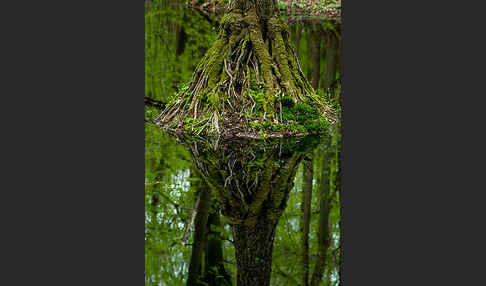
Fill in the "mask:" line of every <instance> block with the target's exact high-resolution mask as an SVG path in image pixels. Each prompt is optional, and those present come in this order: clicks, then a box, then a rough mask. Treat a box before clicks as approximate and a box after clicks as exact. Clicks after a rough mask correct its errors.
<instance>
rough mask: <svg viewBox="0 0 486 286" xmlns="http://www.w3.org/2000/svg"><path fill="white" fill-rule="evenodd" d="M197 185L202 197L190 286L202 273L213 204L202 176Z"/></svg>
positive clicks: (192, 285)
mask: <svg viewBox="0 0 486 286" xmlns="http://www.w3.org/2000/svg"><path fill="white" fill-rule="evenodd" d="M191 171H193V170H191ZM194 172H196V171H194ZM197 185H198V189H199V196H200V198H199V204H198V206H197V213H196V219H195V225H194V239H193V241H194V242H193V245H192V254H191V261H190V262H189V275H188V278H187V285H188V286H194V285H199V284H198V278H199V276H200V274H201V262H202V256H203V252H204V248H205V236H206V232H207V223H208V215H209V207H210V204H211V190H210V189H209V187H208V185H207V184H206V183H205V182H204V180H202V178H200V179H199V180H198V182H197Z"/></svg>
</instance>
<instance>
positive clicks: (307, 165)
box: [301, 156, 314, 286]
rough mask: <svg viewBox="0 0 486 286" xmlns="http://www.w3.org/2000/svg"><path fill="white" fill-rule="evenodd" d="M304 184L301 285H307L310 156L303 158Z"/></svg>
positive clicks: (310, 180)
mask: <svg viewBox="0 0 486 286" xmlns="http://www.w3.org/2000/svg"><path fill="white" fill-rule="evenodd" d="M303 165H304V186H303V189H302V226H301V229H302V268H303V275H302V285H303V286H308V285H309V227H310V216H311V201H312V182H313V177H314V166H313V160H312V157H310V156H309V157H307V158H305V159H304V164H303Z"/></svg>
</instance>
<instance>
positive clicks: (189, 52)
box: [145, 2, 340, 286]
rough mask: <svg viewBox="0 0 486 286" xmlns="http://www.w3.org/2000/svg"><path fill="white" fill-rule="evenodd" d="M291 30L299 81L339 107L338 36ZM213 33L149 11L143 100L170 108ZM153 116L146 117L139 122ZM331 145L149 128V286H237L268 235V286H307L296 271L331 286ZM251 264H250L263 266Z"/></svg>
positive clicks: (186, 13)
mask: <svg viewBox="0 0 486 286" xmlns="http://www.w3.org/2000/svg"><path fill="white" fill-rule="evenodd" d="M289 28H290V31H291V35H292V39H293V41H294V45H295V47H296V52H297V54H298V57H299V61H300V64H301V67H302V70H303V71H304V73H305V74H306V76H307V77H308V78H309V79H310V81H311V82H312V84H313V86H314V87H315V88H316V90H318V92H320V93H321V94H323V95H325V96H326V97H327V98H328V99H329V100H330V101H331V102H337V101H338V96H339V88H340V86H339V81H336V79H338V78H339V76H340V75H339V73H340V68H339V67H340V60H339V59H340V48H339V42H340V38H339V27H336V26H335V25H334V26H333V24H330V23H326V21H324V20H322V19H290V20H289ZM216 31H217V27H216V24H215V23H211V22H210V21H209V20H208V19H207V17H205V16H202V15H201V14H200V13H198V12H195V11H192V10H189V9H186V8H185V7H184V5H181V4H177V3H176V2H168V3H165V2H160V3H158V5H157V6H156V5H153V6H152V7H151V10H150V11H148V12H147V13H146V35H145V36H146V92H145V97H148V98H151V99H154V100H157V101H160V102H163V103H164V102H167V101H168V100H169V98H170V96H171V95H172V94H174V92H175V91H177V90H178V87H179V86H180V85H181V84H182V83H184V82H187V81H189V80H190V78H191V76H192V71H193V69H194V68H195V66H196V65H197V63H198V62H199V60H200V59H201V57H202V56H203V55H204V52H205V51H206V50H207V48H208V47H209V46H210V44H211V43H212V41H213V40H214V39H215V37H216ZM156 112H157V111H156V109H155V108H153V107H147V111H146V114H147V115H146V116H150V114H151V113H156ZM338 139H339V137H338V136H337V135H335V134H334V133H333V134H330V135H326V136H323V137H305V138H299V139H294V140H290V141H289V140H277V141H265V142H263V141H244V142H223V141H220V142H215V141H205V140H204V138H200V139H195V138H189V139H188V138H185V139H183V138H175V137H173V136H169V135H168V134H164V133H162V132H161V131H160V130H159V129H158V128H156V127H153V126H151V125H150V124H146V128H145V170H146V171H145V177H146V178H145V210H146V216H145V225H146V227H145V283H146V285H171V286H172V285H187V284H188V280H189V281H193V280H192V279H194V281H198V282H197V283H199V284H198V285H236V281H237V269H238V265H240V268H241V267H243V266H242V265H243V264H242V263H243V262H242V261H237V259H236V258H235V251H240V253H245V251H246V252H248V251H250V252H251V245H252V242H254V241H257V242H255V243H259V242H261V241H262V240H265V238H264V237H265V235H269V233H272V236H273V235H274V238H273V251H272V252H270V256H271V257H272V259H271V269H272V270H271V285H304V284H303V279H304V278H303V277H304V276H305V273H306V268H305V267H304V266H305V265H308V271H307V272H308V280H309V282H310V281H311V280H312V276H313V275H316V274H321V275H320V277H322V279H321V282H320V284H319V285H338V284H337V283H338V280H339V278H338V277H339V261H340V256H339V251H340V249H339V238H340V231H339V217H340V200H339V192H338V189H339V173H338V164H337V163H338V161H339V160H338V151H339V140H338ZM310 169H312V173H310V172H309V170H310ZM306 182H309V183H311V184H309V183H307V184H306ZM306 185H307V186H310V185H311V186H312V191H310V190H309V189H308V188H306ZM309 195H310V196H311V198H310V200H308V199H309ZM306 199H307V200H308V201H309V204H307V203H306ZM306 205H308V206H309V211H308V213H309V216H308V217H306V216H305V215H304V214H305V213H306V212H307V210H304V209H307V208H305V207H304V206H306ZM195 210H197V212H195ZM264 222H265V223H264ZM307 223H308V247H306V245H305V243H304V241H303V237H304V235H303V233H305V228H306V227H305V225H307ZM259 226H262V227H259ZM263 226H265V227H263ZM273 227H274V228H275V229H274V230H272V228H273ZM255 229H262V230H261V231H255ZM235 236H236V237H235ZM319 241H320V242H319ZM319 245H321V247H319ZM322 247H324V251H322ZM306 249H307V250H306ZM319 249H321V251H319ZM306 252H307V253H308V255H307V257H308V258H307V261H308V262H306V259H305V258H304V253H306ZM250 255H251V254H250ZM265 255H267V256H265ZM257 256H258V255H257ZM257 256H255V257H253V258H251V259H254V260H255V261H254V264H255V265H259V267H261V268H264V267H266V264H265V261H263V262H261V261H259V259H257V258H258V257H257ZM259 257H263V258H264V257H268V254H260V256H259ZM263 260H266V259H263ZM267 260H268V261H270V259H267ZM259 263H260V264H261V265H260V264H259ZM320 265H321V266H322V267H321V268H322V269H319V268H320V267H319V266H320ZM316 266H317V269H316ZM317 276H319V275H317ZM189 284H190V283H189ZM192 285H196V284H192Z"/></svg>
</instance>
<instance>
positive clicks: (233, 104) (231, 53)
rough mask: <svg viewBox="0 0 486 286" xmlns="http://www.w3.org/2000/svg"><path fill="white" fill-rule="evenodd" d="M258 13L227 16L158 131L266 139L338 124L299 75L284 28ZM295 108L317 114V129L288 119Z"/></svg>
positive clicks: (254, 8) (240, 9)
mask: <svg viewBox="0 0 486 286" xmlns="http://www.w3.org/2000/svg"><path fill="white" fill-rule="evenodd" d="M240 2H241V1H240ZM235 3H239V2H235ZM258 7H259V6H258V5H255V4H253V3H252V2H250V1H247V2H245V5H237V4H235V5H233V7H232V8H230V9H229V11H228V13H226V14H225V15H224V16H223V18H222V19H221V23H220V28H219V34H218V38H217V40H216V41H215V42H214V43H213V45H212V47H211V48H210V49H209V50H208V51H207V53H206V55H205V56H204V57H203V59H202V60H201V62H200V63H199V65H198V66H197V67H196V70H195V71H194V75H193V80H192V81H191V82H190V83H189V84H188V85H187V86H186V87H185V88H183V89H182V90H181V91H180V93H179V94H177V96H176V97H175V98H174V99H173V100H172V102H171V103H169V104H168V105H167V107H166V109H165V110H164V111H163V112H162V113H161V114H160V115H159V116H158V117H157V119H156V121H157V123H158V124H159V125H160V126H162V127H163V128H165V129H171V130H176V131H185V132H189V133H195V134H198V135H199V134H204V135H208V134H215V135H223V136H225V137H231V136H236V137H266V136H282V135H295V134H302V133H312V132H317V131H322V130H324V129H326V127H327V126H328V125H329V123H333V122H334V116H333V114H332V111H331V109H330V108H329V107H328V105H327V104H326V103H325V102H324V100H323V98H321V97H319V96H318V95H317V94H316V92H315V91H314V90H313V88H312V87H311V85H310V84H309V82H308V81H307V80H306V79H305V77H304V75H303V73H302V71H301V69H300V66H299V63H298V59H297V57H296V55H295V53H294V50H293V48H292V46H291V45H290V42H289V31H288V27H287V25H286V23H285V22H284V21H283V20H282V19H280V16H279V15H278V13H275V12H273V13H270V11H267V10H265V9H263V10H262V11H260V10H261V9H260V10H259V9H258ZM262 15H263V16H262ZM297 103H301V104H306V105H308V106H309V108H310V109H313V110H314V111H315V112H317V113H318V115H319V116H318V118H317V119H316V122H318V123H320V124H319V126H318V127H319V128H314V129H311V130H309V129H308V128H306V124H305V123H304V122H303V121H297V120H289V119H288V118H287V117H288V116H285V115H286V114H285V113H286V112H287V111H289V110H290V108H289V109H287V110H286V109H285V108H284V106H289V107H292V106H293V105H295V104H297ZM286 119H287V120H286ZM255 123H257V124H261V126H260V127H261V128H256V127H255V125H254V124H255ZM252 124H253V125H252ZM299 126H300V127H301V128H298V127H299Z"/></svg>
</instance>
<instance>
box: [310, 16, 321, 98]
mask: <svg viewBox="0 0 486 286" xmlns="http://www.w3.org/2000/svg"><path fill="white" fill-rule="evenodd" d="M311 54H312V87H313V88H314V90H317V89H318V88H319V79H320V73H321V31H320V29H319V26H318V25H317V24H313V25H312V32H311Z"/></svg>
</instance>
